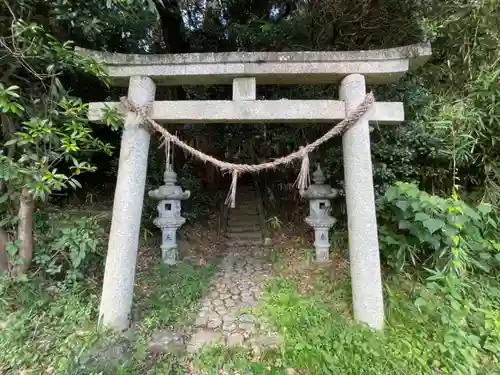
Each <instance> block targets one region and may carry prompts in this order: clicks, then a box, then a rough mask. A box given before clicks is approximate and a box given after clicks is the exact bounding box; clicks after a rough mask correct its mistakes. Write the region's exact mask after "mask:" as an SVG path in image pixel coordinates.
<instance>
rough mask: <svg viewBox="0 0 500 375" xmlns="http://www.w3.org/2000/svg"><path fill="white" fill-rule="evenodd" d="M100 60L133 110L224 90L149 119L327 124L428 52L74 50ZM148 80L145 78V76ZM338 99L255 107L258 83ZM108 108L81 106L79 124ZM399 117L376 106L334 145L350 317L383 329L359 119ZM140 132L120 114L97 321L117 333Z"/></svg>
mask: <svg viewBox="0 0 500 375" xmlns="http://www.w3.org/2000/svg"><path fill="white" fill-rule="evenodd" d="M78 51H79V53H81V54H83V55H85V56H93V57H95V58H97V59H98V60H100V61H102V62H103V63H104V64H105V65H106V67H107V68H108V71H109V76H110V77H111V78H112V81H113V83H114V84H116V85H121V86H123V85H129V97H130V99H131V100H132V101H134V102H135V103H136V104H137V105H143V104H145V103H147V102H149V101H151V100H153V99H154V91H155V88H154V84H153V82H152V80H154V81H155V82H156V83H157V84H159V85H200V84H204V85H213V84H216V85H220V84H226V85H227V84H233V98H232V99H233V100H201V101H199V100H189V101H186V100H184V101H155V102H154V103H152V104H153V105H152V108H151V112H150V117H151V118H152V119H153V120H155V121H158V122H165V123H189V124H193V123H221V122H222V123H238V124H241V123H251V124H255V123H266V124H272V123H284V122H287V123H293V122H305V123H313V122H315V123H327V124H332V123H333V122H335V121H338V120H343V119H344V118H345V116H346V114H347V113H349V112H350V111H352V110H353V109H355V108H356V107H357V105H358V104H359V103H361V101H362V100H363V98H364V95H365V93H366V89H365V81H366V83H368V84H387V83H393V82H395V81H397V80H398V79H399V78H400V77H402V76H403V75H404V74H405V73H406V72H408V71H410V70H413V69H416V68H418V67H419V66H421V65H422V64H423V63H424V62H425V61H426V60H427V59H428V58H429V57H430V56H431V49H430V46H429V45H411V46H403V47H398V48H389V49H384V50H370V51H349V52H342V51H323V52H322V51H314V52H311V51H305V52H229V53H206V54H196V53H194V54H182V55H123V54H113V53H106V52H97V51H89V50H83V49H78ZM146 77H150V78H146ZM338 83H340V86H341V87H340V96H341V98H340V99H341V100H255V93H256V85H258V84H261V85H262V84H338ZM118 105H119V103H118V102H110V103H90V106H89V115H88V116H89V119H90V120H91V121H100V120H102V110H103V109H104V108H106V107H108V106H109V107H116V106H118ZM403 120H404V108H403V103H397V102H396V103H393V102H388V103H386V102H378V101H377V102H376V103H374V105H373V107H372V108H370V110H369V111H368V112H367V113H366V114H365V116H363V118H362V119H360V120H359V121H358V123H357V124H355V125H354V126H353V127H352V128H351V129H350V130H349V131H348V132H347V133H346V134H345V135H344V138H343V150H344V166H345V184H346V199H347V211H348V214H347V216H348V225H349V256H350V263H351V279H352V291H353V293H352V294H353V305H354V317H355V319H356V320H358V321H360V322H363V323H366V324H368V325H369V326H370V327H373V328H375V329H381V328H382V327H383V321H384V313H383V300H382V282H381V276H380V259H379V253H378V251H379V250H378V240H377V223H376V219H375V203H374V193H373V181H372V164H371V156H370V137H369V129H368V122H369V121H372V122H377V123H379V124H394V123H399V122H401V121H403ZM148 144H149V134H148V133H147V132H146V131H145V130H144V129H141V128H140V127H139V126H138V124H137V123H136V121H135V118H134V116H131V115H128V117H127V121H126V126H125V132H124V134H123V139H122V148H121V153H120V167H119V171H118V181H117V187H116V193H115V202H114V207H113V223H112V226H111V234H110V241H109V249H108V256H107V259H106V272H105V277H104V286H103V294H102V301H101V315H100V317H101V321H102V323H103V324H104V325H105V326H107V327H110V328H115V329H117V330H121V329H125V328H127V327H128V324H129V312H130V307H131V301H132V294H133V282H134V272H135V260H136V253H137V247H138V237H139V225H140V216H141V211H142V200H143V195H144V184H145V178H146V162H147V149H148Z"/></svg>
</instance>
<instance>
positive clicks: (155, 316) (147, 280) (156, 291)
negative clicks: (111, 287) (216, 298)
mask: <svg viewBox="0 0 500 375" xmlns="http://www.w3.org/2000/svg"><path fill="white" fill-rule="evenodd" d="M214 272H215V266H213V265H209V266H204V267H201V266H196V265H193V264H190V263H180V264H179V265H177V266H175V267H166V266H164V265H162V264H157V265H154V266H152V268H151V269H150V270H147V271H146V272H144V273H143V274H142V275H139V276H138V278H137V284H138V290H137V292H136V298H135V308H134V310H135V311H136V314H137V315H138V316H139V317H140V319H139V321H140V327H141V329H142V331H143V332H144V333H151V332H152V331H153V330H158V329H161V328H166V327H169V328H180V327H183V326H185V325H186V324H187V323H188V322H189V320H190V313H191V312H193V311H194V310H195V309H196V308H197V302H198V301H199V300H200V298H201V297H202V296H203V293H204V292H205V290H206V288H207V287H208V283H209V281H210V279H211V277H212V275H213V274H214Z"/></svg>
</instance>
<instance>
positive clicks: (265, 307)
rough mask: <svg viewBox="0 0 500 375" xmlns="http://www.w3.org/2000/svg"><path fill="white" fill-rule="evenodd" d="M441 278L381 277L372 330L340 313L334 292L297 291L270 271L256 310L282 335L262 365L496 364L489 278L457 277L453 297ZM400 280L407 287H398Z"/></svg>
mask: <svg viewBox="0 0 500 375" xmlns="http://www.w3.org/2000/svg"><path fill="white" fill-rule="evenodd" d="M450 277H451V276H449V277H448V278H450ZM441 281H442V280H440V282H439V283H438V282H437V281H436V280H434V281H429V283H427V284H425V285H422V284H419V283H418V282H415V281H414V280H407V279H405V278H404V277H402V276H399V277H398V278H395V279H394V280H391V281H390V282H389V283H388V284H386V289H387V291H388V293H387V295H386V299H387V322H386V328H385V332H384V334H379V333H377V332H374V331H372V330H370V329H368V328H366V327H363V326H358V325H354V324H353V323H352V322H350V321H349V320H347V319H346V318H345V317H344V316H343V315H340V314H339V313H338V311H339V310H338V307H337V306H338V305H339V301H338V300H337V299H336V298H337V297H332V295H331V294H328V293H323V294H320V293H319V292H320V290H316V292H314V293H313V294H312V295H308V296H304V295H300V294H298V293H297V291H296V288H297V286H296V284H295V282H293V281H291V280H289V279H288V280H286V279H282V278H278V279H276V280H274V281H273V282H272V283H271V285H270V288H269V290H268V292H267V293H266V295H265V299H264V302H263V304H262V305H261V313H262V314H264V316H266V317H267V318H268V319H269V320H270V322H271V323H272V324H273V325H274V326H275V327H277V328H278V329H279V332H280V334H282V335H283V337H284V340H283V344H282V345H281V346H280V348H279V349H278V351H277V352H276V353H275V355H274V357H271V358H269V359H268V360H267V362H266V364H268V365H269V364H271V365H276V366H278V365H279V366H281V367H282V368H283V367H293V368H301V369H306V370H307V371H308V373H314V374H353V375H354V374H370V375H373V374H388V373H405V374H422V375H424V374H426V375H427V374H434V373H435V374H439V373H446V374H493V373H495V372H494V371H495V368H496V369H498V368H499V367H498V366H499V364H500V362H499V361H498V355H497V352H496V351H497V350H498V349H497V348H498V334H499V333H500V327H499V325H498V285H497V283H496V282H493V280H491V281H490V282H486V279H485V280H483V279H481V280H477V281H476V282H474V284H471V285H470V286H468V287H465V286H464V284H459V285H460V286H459V287H458V286H457V287H458V288H459V289H460V288H462V289H461V291H460V297H456V298H457V299H456V301H454V300H453V298H452V297H451V296H455V295H456V293H455V291H454V290H453V289H452V287H448V286H447V285H446V284H445V283H442V282H441ZM408 283H410V285H413V289H414V292H407V291H405V290H404V288H402V286H404V285H408ZM431 285H432V286H433V287H434V288H435V289H430V288H431ZM338 287H342V286H341V285H340V284H337V288H338ZM393 287H395V288H396V289H397V292H393V291H392V288H393ZM343 288H349V285H348V284H345V285H344V286H343ZM424 291H426V292H428V293H427V294H426V296H428V299H426V300H425V301H426V304H425V307H423V305H422V302H421V301H422V299H423V297H422V295H424ZM471 292H473V293H471ZM345 295H346V296H349V293H345ZM417 297H418V298H417ZM413 301H415V303H414V302H413ZM457 303H458V305H457ZM461 304H463V305H461ZM464 319H465V320H464Z"/></svg>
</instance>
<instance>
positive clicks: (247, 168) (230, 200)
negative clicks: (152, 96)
mask: <svg viewBox="0 0 500 375" xmlns="http://www.w3.org/2000/svg"><path fill="white" fill-rule="evenodd" d="M120 102H121V104H122V105H123V107H124V108H125V109H126V110H127V111H130V112H132V113H135V114H136V116H137V117H138V120H139V121H140V122H141V123H146V124H148V125H149V126H150V127H151V128H152V129H153V130H156V131H157V132H159V133H161V135H162V138H163V139H164V141H170V142H172V143H173V144H174V145H176V146H178V147H180V148H182V149H183V150H185V151H187V152H188V153H190V154H191V155H193V156H194V157H196V158H198V159H199V160H201V161H203V162H204V163H207V162H209V163H211V164H213V165H215V166H216V167H217V168H219V169H220V170H221V171H222V172H227V171H231V173H232V183H231V188H230V191H229V194H228V197H227V199H226V204H228V205H231V207H234V203H235V196H236V183H237V180H238V176H239V175H241V174H243V173H256V172H257V173H258V172H260V171H263V170H267V169H275V168H276V167H278V166H280V165H285V164H289V163H291V162H292V161H294V160H296V159H302V166H301V170H300V173H299V176H298V178H297V180H296V182H295V184H296V185H297V186H298V188H299V190H301V191H302V190H305V189H306V188H307V186H308V184H309V156H308V155H309V153H310V152H312V151H314V150H315V149H316V148H318V147H319V146H320V145H322V144H323V143H325V142H327V141H328V140H330V139H331V138H333V137H335V136H338V135H342V134H344V133H345V132H346V131H347V130H349V128H351V127H352V126H353V125H354V124H356V122H357V121H358V120H359V119H360V118H361V117H363V116H364V115H365V113H366V112H368V110H369V109H370V107H371V106H372V104H373V103H374V102H375V97H374V95H373V93H369V94H367V95H366V96H365V98H364V100H363V102H361V104H360V105H359V106H358V107H357V108H356V109H355V110H354V111H352V112H351V113H349V114H348V115H347V116H346V118H345V119H344V120H342V121H341V122H339V123H338V124H337V125H335V126H334V127H332V128H331V129H330V130H329V131H328V132H326V133H325V134H324V135H323V136H321V137H320V138H318V139H316V140H315V141H314V142H312V143H309V144H307V145H306V146H304V147H301V148H300V149H299V150H297V151H294V152H292V153H291V154H288V155H286V156H282V157H280V158H277V159H275V160H273V161H269V162H265V163H261V164H236V163H229V162H225V161H222V160H219V159H216V158H214V157H213V156H210V155H207V154H205V153H203V152H201V151H199V150H197V149H195V148H193V147H191V146H189V145H188V144H186V143H184V142H183V141H181V140H180V139H179V138H177V137H176V136H175V135H173V134H171V133H169V131H168V130H167V129H165V128H164V127H162V126H161V125H160V124H158V123H157V122H156V121H154V120H153V119H151V118H150V117H149V116H148V112H149V110H150V108H151V104H148V105H145V106H142V107H141V106H137V105H135V104H134V103H133V102H132V101H131V100H130V99H128V98H127V97H122V98H120Z"/></svg>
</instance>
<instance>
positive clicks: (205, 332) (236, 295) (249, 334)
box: [188, 247, 278, 352]
mask: <svg viewBox="0 0 500 375" xmlns="http://www.w3.org/2000/svg"><path fill="white" fill-rule="evenodd" d="M266 254H267V252H266V250H265V249H262V248H260V247H236V248H232V249H228V254H227V255H226V257H225V258H224V259H223V261H222V264H221V268H220V270H219V272H218V273H217V274H216V276H215V278H214V280H213V283H212V285H211V288H210V291H209V293H208V294H207V295H206V297H205V298H204V300H203V301H202V307H201V310H200V311H199V314H198V316H197V319H196V323H195V325H196V329H195V331H194V333H193V335H192V337H191V339H190V341H189V342H188V350H189V351H190V352H194V351H197V350H198V349H200V348H201V347H202V346H203V345H204V344H216V343H222V344H225V345H228V346H236V345H246V344H250V345H251V346H252V347H254V349H255V350H258V349H259V348H263V347H266V346H272V345H275V344H276V343H277V342H278V338H277V337H276V336H275V335H273V334H271V333H269V332H264V333H263V332H262V330H263V327H262V325H261V324H260V322H259V321H258V320H257V319H256V318H255V317H254V316H252V315H251V311H248V309H252V308H253V307H255V306H256V304H257V302H258V300H259V297H260V296H261V293H262V287H263V285H264V283H265V281H266V279H267V278H268V277H269V276H270V271H271V267H270V265H269V264H267V262H266ZM258 347H259V348H258Z"/></svg>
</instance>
